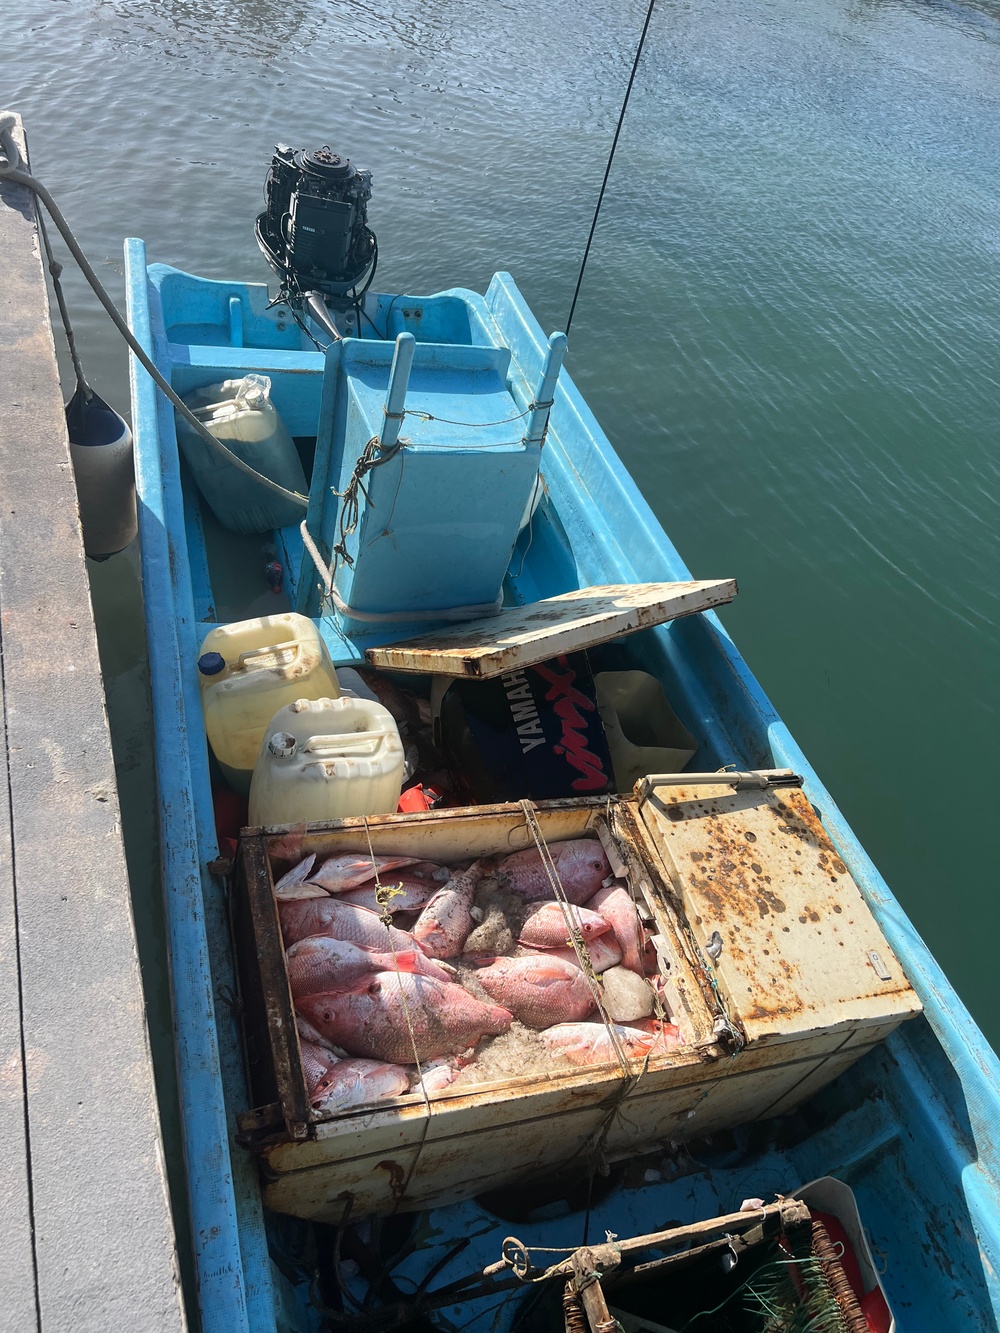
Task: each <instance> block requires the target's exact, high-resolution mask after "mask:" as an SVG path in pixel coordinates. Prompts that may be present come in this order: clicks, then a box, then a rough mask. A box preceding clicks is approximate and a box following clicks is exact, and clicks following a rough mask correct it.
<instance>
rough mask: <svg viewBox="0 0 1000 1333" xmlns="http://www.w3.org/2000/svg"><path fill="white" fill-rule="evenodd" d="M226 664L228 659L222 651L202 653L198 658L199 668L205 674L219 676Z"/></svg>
mask: <svg viewBox="0 0 1000 1333" xmlns="http://www.w3.org/2000/svg"><path fill="white" fill-rule="evenodd" d="M225 666H226V659H225V658H224V657H223V656H222V654H221V653H202V655H201V657H199V658H198V670H199V671H200V672H201V674H202V675H203V676H217V675H218V674H219V672H220V671H223V670H225Z"/></svg>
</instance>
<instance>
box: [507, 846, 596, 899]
mask: <svg viewBox="0 0 1000 1333" xmlns="http://www.w3.org/2000/svg"><path fill="white" fill-rule="evenodd" d="M549 855H550V856H551V857H552V862H553V864H554V866H555V869H556V873H557V875H558V878H559V883H560V884H561V885H562V889H563V893H564V894H565V895H566V897H567V899H568V900H569V902H571V903H576V905H577V906H578V907H579V906H581V905H582V904H583V903H585V902H587V901H588V899H590V898H592V897H593V895H594V894H595V893H596V892H597V890H598V889H599V888H600V887H601V885H602V883H603V882H604V881H605V880H606V879H607V877H608V876H609V875H610V874H611V866H610V864H609V862H608V858H607V857H606V856H605V854H604V848H603V847H602V846H601V844H600V843H599V842H598V840H597V839H596V838H573V839H571V840H569V841H568V842H552V843H549ZM498 868H499V869H500V870H501V871H503V873H504V878H505V880H506V881H507V884H508V886H509V887H510V888H511V889H513V890H514V892H515V893H520V894H523V895H524V897H525V898H528V899H529V900H531V901H534V900H535V899H538V898H551V897H552V892H553V890H552V882H551V881H550V879H549V876H548V872H547V870H546V868H545V866H544V865H543V864H542V858H541V855H540V853H539V851H538V848H537V847H529V848H527V849H526V850H525V851H523V852H515V853H514V854H513V856H505V857H504V859H503V860H502V861H501V862H500V865H499V867H498Z"/></svg>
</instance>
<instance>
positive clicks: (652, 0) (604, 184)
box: [565, 0, 656, 333]
mask: <svg viewBox="0 0 1000 1333" xmlns="http://www.w3.org/2000/svg"><path fill="white" fill-rule="evenodd" d="M655 7H656V0H649V8H648V9H647V10H646V21H645V23H644V24H643V25H642V32H641V34H640V36H639V45H638V46H637V47H636V48H635V59H634V60H633V61H632V72H631V74H629V76H628V86H627V87H626V89H625V96H624V97H623V98H622V106H621V111H619V113H618V124H617V125H616V126H615V137H614V138H613V139H612V141H611V152H610V153H609V154H608V164H607V166H606V167H605V168H604V180H603V181H601V191H600V194H598V196H597V207H596V208H595V209H594V219H593V221H592V222H591V224H590V235H589V236H588V237H587V244H586V246H585V248H584V251H583V262H582V263H581V264H580V272H579V275H578V276H577V279H576V291H575V292H574V293H573V302H572V304H571V305H570V308H569V315H568V316H567V319H566V330H565V331H566V333H569V330H570V325H571V324H572V323H573V314H574V312H575V310H576V302H577V298H578V297H579V295H580V287H581V285H582V283H583V274H584V270H585V269H586V267H587V260H588V259H589V258H590V247H591V245H592V244H593V242H594V233H595V232H596V231H597V219H598V218H599V217H600V215H601V205H602V204H603V203H604V192H605V191H606V190H607V188H608V178H609V177H610V175H611V164H612V163H613V162H614V160H615V149H616V148H617V147H618V139H619V136H620V135H621V132H622V125H623V124H624V123H625V112H626V110H627V109H628V99H629V98H630V97H631V96H632V85H633V83H635V76H636V71H637V70H638V68H639V60H640V58H641V56H642V48H643V46H644V45H645V42H646V33H647V32H648V31H649V24H650V20H651V19H652V17H653V10H654V8H655Z"/></svg>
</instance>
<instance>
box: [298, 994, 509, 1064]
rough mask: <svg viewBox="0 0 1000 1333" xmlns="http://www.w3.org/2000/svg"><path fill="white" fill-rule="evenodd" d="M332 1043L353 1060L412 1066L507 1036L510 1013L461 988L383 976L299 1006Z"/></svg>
mask: <svg viewBox="0 0 1000 1333" xmlns="http://www.w3.org/2000/svg"><path fill="white" fill-rule="evenodd" d="M296 1005H297V1007H298V1009H299V1010H300V1012H301V1013H303V1014H304V1015H305V1017H306V1018H307V1019H308V1021H309V1022H310V1023H312V1024H313V1026H314V1027H315V1028H316V1029H317V1030H318V1031H319V1032H321V1033H322V1034H323V1036H324V1037H325V1038H326V1039H327V1040H328V1041H332V1042H335V1043H336V1044H337V1045H338V1046H343V1047H344V1049H345V1050H347V1051H349V1052H350V1053H351V1054H352V1055H363V1056H367V1057H368V1058H369V1059H374V1060H389V1061H392V1062H395V1063H399V1064H409V1063H412V1062H413V1061H414V1060H431V1059H434V1058H435V1057H436V1056H439V1055H458V1054H460V1053H461V1052H462V1051H465V1050H467V1049H468V1048H469V1047H470V1046H475V1045H477V1044H478V1042H479V1041H480V1040H481V1039H482V1038H483V1037H484V1036H497V1035H499V1034H500V1033H501V1032H506V1031H507V1029H508V1027H509V1026H510V1022H511V1015H510V1013H509V1012H508V1011H507V1010H506V1009H504V1008H501V1007H500V1006H499V1005H495V1004H494V1005H489V1004H483V1003H482V1001H480V1000H477V999H476V998H475V997H474V996H473V995H470V994H469V992H468V991H467V990H465V989H463V987H461V986H457V985H453V984H451V983H447V982H441V981H437V980H435V978H433V977H422V976H417V975H415V974H414V973H409V972H404V973H396V972H377V973H375V974H374V975H373V976H371V977H362V978H361V979H360V980H359V981H357V982H355V984H354V985H353V986H352V987H350V988H349V989H347V990H341V991H336V992H333V993H331V994H323V995H309V996H305V997H303V998H302V999H300V1000H297V1001H296Z"/></svg>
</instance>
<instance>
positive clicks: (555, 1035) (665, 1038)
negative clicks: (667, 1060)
mask: <svg viewBox="0 0 1000 1333" xmlns="http://www.w3.org/2000/svg"><path fill="white" fill-rule="evenodd" d="M612 1027H613V1029H614V1034H615V1037H616V1038H617V1040H618V1044H619V1046H620V1047H621V1049H622V1051H623V1053H624V1054H625V1055H626V1056H627V1057H628V1058H629V1059H631V1060H642V1059H645V1057H646V1056H648V1055H658V1054H660V1053H662V1052H663V1051H666V1050H668V1049H669V1048H670V1047H672V1046H680V1045H681V1044H682V1040H681V1035H680V1031H679V1030H678V1029H677V1028H676V1027H675V1026H674V1024H673V1023H661V1024H659V1025H658V1028H657V1030H655V1031H647V1030H645V1029H643V1028H639V1027H630V1026H625V1025H623V1024H621V1023H615V1024H612ZM542 1041H543V1042H544V1043H545V1049H546V1050H547V1051H548V1052H549V1053H550V1054H551V1055H553V1056H561V1057H562V1058H563V1059H565V1060H569V1061H571V1062H572V1063H573V1064H575V1065H605V1064H609V1063H610V1064H613V1063H615V1062H616V1061H617V1059H618V1054H617V1052H616V1050H615V1044H614V1041H613V1040H612V1037H611V1031H610V1030H609V1028H608V1027H607V1026H606V1025H605V1024H604V1023H559V1024H557V1025H555V1026H553V1027H550V1028H548V1029H547V1030H546V1031H545V1032H543V1033H542Z"/></svg>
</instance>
